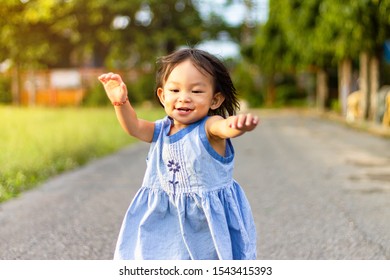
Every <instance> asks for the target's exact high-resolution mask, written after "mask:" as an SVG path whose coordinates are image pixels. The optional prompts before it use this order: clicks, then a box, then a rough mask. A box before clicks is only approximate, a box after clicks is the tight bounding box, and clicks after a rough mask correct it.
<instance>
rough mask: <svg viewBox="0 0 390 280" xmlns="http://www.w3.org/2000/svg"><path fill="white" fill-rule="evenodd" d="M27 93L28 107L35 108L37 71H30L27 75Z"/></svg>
mask: <svg viewBox="0 0 390 280" xmlns="http://www.w3.org/2000/svg"><path fill="white" fill-rule="evenodd" d="M27 93H28V106H35V105H36V96H37V87H36V77H35V71H34V70H33V69H30V70H28V73H27Z"/></svg>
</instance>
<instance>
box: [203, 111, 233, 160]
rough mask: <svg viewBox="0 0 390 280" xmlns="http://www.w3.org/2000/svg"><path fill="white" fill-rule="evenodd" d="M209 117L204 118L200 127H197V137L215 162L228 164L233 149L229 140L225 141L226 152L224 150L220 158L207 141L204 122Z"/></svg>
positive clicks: (231, 157)
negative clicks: (223, 154)
mask: <svg viewBox="0 0 390 280" xmlns="http://www.w3.org/2000/svg"><path fill="white" fill-rule="evenodd" d="M208 118H209V117H208V116H207V117H205V118H204V119H203V120H202V121H201V123H200V125H199V137H200V139H201V141H202V143H203V146H204V147H205V149H206V150H207V152H208V153H209V154H210V155H211V156H212V157H213V158H214V159H216V160H218V161H220V162H222V163H230V162H232V161H233V159H234V148H233V145H232V142H231V140H230V139H226V150H225V156H224V157H223V156H221V155H220V154H218V153H217V152H216V151H215V150H214V148H213V147H212V146H211V144H210V142H209V139H208V138H207V133H206V121H207V119H208Z"/></svg>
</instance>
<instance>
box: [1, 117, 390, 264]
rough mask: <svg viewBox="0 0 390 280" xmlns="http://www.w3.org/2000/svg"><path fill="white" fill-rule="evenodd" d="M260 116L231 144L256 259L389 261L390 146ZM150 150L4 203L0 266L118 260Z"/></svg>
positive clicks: (117, 157)
mask: <svg viewBox="0 0 390 280" xmlns="http://www.w3.org/2000/svg"><path fill="white" fill-rule="evenodd" d="M260 117H261V119H262V121H261V125H260V126H259V127H258V128H257V129H256V130H255V131H254V132H251V133H247V134H245V135H243V136H241V137H239V138H237V139H234V141H233V143H234V146H235V150H236V167H235V178H236V180H237V181H238V182H239V183H240V184H241V186H243V188H244V190H245V192H246V194H247V196H248V199H249V201H250V203H251V206H252V210H253V214H254V217H255V222H256V227H257V233H258V234H257V235H258V238H257V239H258V240H257V242H258V259H289V260H294V259H304V260H307V259H313V260H318V259H364V260H366V259H390V140H389V139H385V138H380V137H378V136H373V135H370V134H368V133H364V132H360V131H357V130H354V129H350V128H348V127H346V126H344V125H341V124H337V123H334V122H331V121H327V120H324V119H321V118H319V117H316V116H313V115H310V114H309V115H307V114H301V113H294V112H280V113H265V112H264V113H263V112H260ZM147 151H148V145H147V144H142V143H140V144H135V145H132V146H130V147H127V148H125V149H123V150H121V151H119V152H118V153H116V154H113V155H110V156H108V157H106V158H103V159H99V160H96V161H94V162H92V163H90V164H88V165H86V166H84V167H82V168H80V169H77V170H74V171H71V172H67V173H65V174H62V175H59V176H57V177H55V178H52V179H50V180H49V181H47V182H46V183H44V184H43V185H41V186H39V187H38V188H36V189H34V190H32V191H28V192H26V193H24V194H23V195H21V196H20V197H18V198H16V199H13V200H11V201H8V202H6V203H2V204H0V259H3V260H4V259H9V260H12V259H26V260H29V259H92V260H95V259H111V258H112V257H113V251H114V247H115V242H116V238H117V235H118V231H119V228H120V225H121V222H122V218H123V216H124V214H125V212H126V210H127V207H128V205H129V203H130V201H131V199H132V198H133V196H134V194H135V193H136V191H137V189H138V188H139V186H140V185H141V182H142V177H143V174H144V170H145V157H146V154H147Z"/></svg>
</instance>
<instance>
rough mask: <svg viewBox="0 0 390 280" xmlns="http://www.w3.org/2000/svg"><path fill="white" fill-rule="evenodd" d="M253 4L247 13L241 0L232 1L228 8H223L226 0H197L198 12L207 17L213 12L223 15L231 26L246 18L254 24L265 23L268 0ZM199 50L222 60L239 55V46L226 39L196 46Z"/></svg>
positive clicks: (255, 0) (258, 0)
mask: <svg viewBox="0 0 390 280" xmlns="http://www.w3.org/2000/svg"><path fill="white" fill-rule="evenodd" d="M253 1H254V4H255V8H254V11H253V12H251V13H248V11H247V9H246V7H245V5H244V4H242V0H241V1H240V0H235V1H233V3H234V4H232V5H230V6H229V7H224V5H223V4H224V3H225V2H226V0H198V2H199V3H200V12H201V13H202V14H204V15H205V16H206V15H207V13H208V12H210V11H214V12H216V13H219V14H222V15H224V17H225V19H226V20H227V21H228V22H229V23H230V24H232V25H237V24H239V23H240V22H242V21H243V20H245V18H246V17H247V16H249V17H250V18H251V20H252V21H255V22H265V21H266V20H267V17H268V0H253ZM197 47H198V48H200V49H203V50H206V51H208V52H210V53H212V54H214V55H218V56H221V57H223V58H228V57H237V56H238V55H239V49H240V48H239V46H238V45H237V44H235V43H233V42H231V41H229V40H228V39H227V38H225V39H222V40H219V41H208V42H204V43H202V44H199V45H198V46H197Z"/></svg>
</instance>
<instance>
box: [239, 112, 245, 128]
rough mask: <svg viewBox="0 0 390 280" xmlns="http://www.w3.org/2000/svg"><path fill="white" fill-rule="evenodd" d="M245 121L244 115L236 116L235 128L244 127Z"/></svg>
mask: <svg viewBox="0 0 390 280" xmlns="http://www.w3.org/2000/svg"><path fill="white" fill-rule="evenodd" d="M245 122H246V115H245V114H244V115H239V116H238V121H237V128H242V127H244V125H245Z"/></svg>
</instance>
